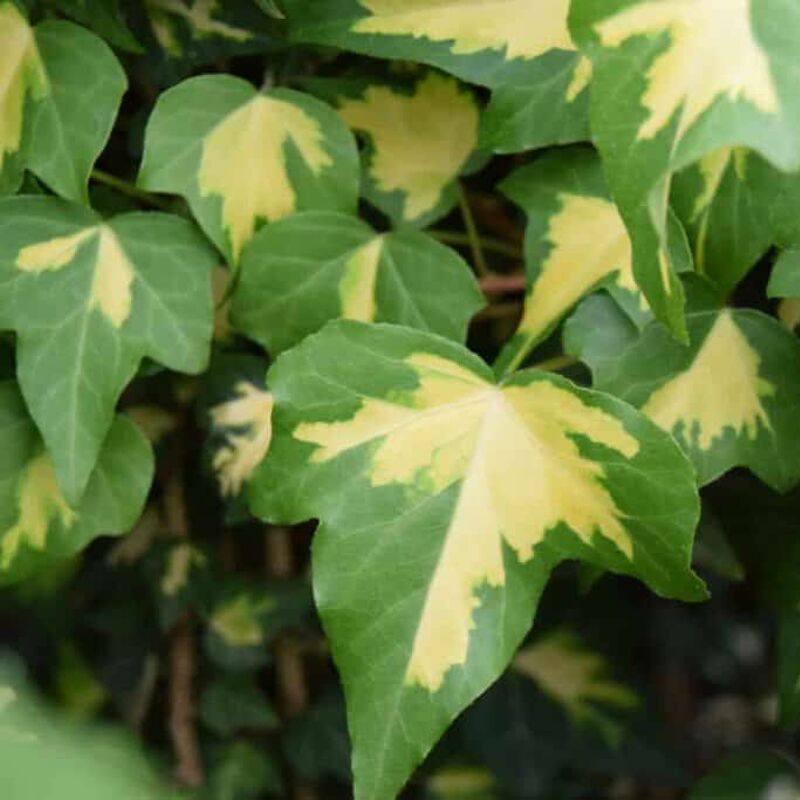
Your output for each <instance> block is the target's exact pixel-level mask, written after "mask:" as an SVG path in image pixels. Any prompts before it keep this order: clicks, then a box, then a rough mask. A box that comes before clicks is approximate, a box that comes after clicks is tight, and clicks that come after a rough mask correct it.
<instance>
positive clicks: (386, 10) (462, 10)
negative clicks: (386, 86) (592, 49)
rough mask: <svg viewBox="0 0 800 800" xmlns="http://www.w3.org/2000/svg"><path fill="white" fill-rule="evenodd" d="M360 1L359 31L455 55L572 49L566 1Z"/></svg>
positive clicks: (528, 55) (509, 54) (515, 55)
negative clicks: (422, 42) (426, 43)
mask: <svg viewBox="0 0 800 800" xmlns="http://www.w3.org/2000/svg"><path fill="white" fill-rule="evenodd" d="M359 1H360V3H361V5H362V6H363V7H364V8H366V9H367V10H368V11H369V12H370V14H371V16H368V17H363V18H361V19H359V20H358V21H357V22H356V23H355V25H354V26H353V30H354V31H356V32H358V33H381V34H387V35H394V36H413V37H415V38H418V39H421V38H425V39H430V40H432V41H434V42H452V52H453V53H454V54H457V55H471V54H472V53H478V52H480V51H481V50H505V55H506V58H508V59H512V58H525V59H533V58H536V57H537V56H540V55H542V54H543V53H546V52H547V51H548V50H552V49H553V48H560V49H562V50H574V49H575V48H574V45H573V43H572V39H571V38H570V35H569V30H568V29H567V12H568V10H569V0H539V1H538V2H531V0H359Z"/></svg>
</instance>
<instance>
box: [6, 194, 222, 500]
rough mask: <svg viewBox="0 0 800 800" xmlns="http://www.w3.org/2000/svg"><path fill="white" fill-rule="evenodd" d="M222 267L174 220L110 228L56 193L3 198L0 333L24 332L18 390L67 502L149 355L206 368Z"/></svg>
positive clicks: (141, 219) (126, 221)
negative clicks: (215, 283) (214, 274)
mask: <svg viewBox="0 0 800 800" xmlns="http://www.w3.org/2000/svg"><path fill="white" fill-rule="evenodd" d="M215 262H216V258H215V255H214V252H213V250H212V249H211V248H210V247H208V245H207V244H206V243H205V242H204V241H203V239H202V237H201V236H200V235H199V234H198V232H197V231H196V230H195V229H194V228H193V227H192V226H191V225H190V224H189V223H188V222H186V221H184V220H182V219H179V218H177V217H172V216H169V215H166V214H159V213H132V214H123V215H120V216H117V217H113V218H111V219H109V220H102V219H100V218H99V217H98V216H96V215H95V214H94V213H93V212H90V211H88V210H86V209H84V208H81V207H80V206H76V205H72V204H70V203H66V202H64V201H60V200H56V199H55V198H50V197H14V198H8V199H6V200H3V201H2V202H0V328H4V329H6V330H13V331H16V333H17V372H18V377H19V381H20V386H21V389H22V393H23V395H24V396H25V399H26V402H27V404H28V407H29V408H30V410H31V414H32V416H33V418H34V420H35V421H36V424H37V425H38V427H39V429H40V430H41V431H42V435H43V437H44V440H45V443H46V444H47V449H48V451H49V452H50V454H51V457H52V460H53V466H54V469H55V473H56V476H57V477H58V483H59V485H60V487H61V491H63V493H64V496H65V497H66V499H67V501H68V502H70V503H73V504H74V503H75V502H77V501H78V500H79V499H80V497H81V495H82V493H83V490H84V488H85V486H86V484H87V481H88V480H89V478H90V475H91V474H92V470H93V469H94V467H95V463H96V461H97V458H98V456H99V454H100V452H101V448H102V446H103V441H104V440H105V438H106V435H107V433H108V431H109V428H110V427H111V425H112V423H113V420H114V407H115V405H116V402H117V400H118V398H119V396H120V394H121V393H122V390H123V389H124V388H125V386H126V384H127V383H128V381H130V379H131V378H132V377H133V375H134V373H135V372H136V370H137V368H138V366H139V363H140V362H141V360H142V358H144V357H145V356H147V357H149V358H152V359H154V360H155V361H158V362H160V363H162V364H164V365H166V366H168V367H170V368H171V369H175V370H179V371H184V372H199V371H200V370H202V369H203V368H204V367H205V365H206V362H207V360H208V351H209V344H210V339H211V328H212V318H213V314H212V304H211V269H212V267H213V266H214V264H215Z"/></svg>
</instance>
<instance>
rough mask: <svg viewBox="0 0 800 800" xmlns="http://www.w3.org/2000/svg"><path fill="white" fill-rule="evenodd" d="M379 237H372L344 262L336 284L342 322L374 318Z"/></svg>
mask: <svg viewBox="0 0 800 800" xmlns="http://www.w3.org/2000/svg"><path fill="white" fill-rule="evenodd" d="M383 243H384V238H383V236H376V237H375V238H374V239H372V240H371V241H369V242H367V244H365V245H363V246H361V247H359V248H358V250H356V251H355V252H354V253H353V254H352V255H351V256H350V257H349V258H348V259H347V261H346V263H345V266H344V275H343V276H342V280H341V281H340V282H339V300H340V302H341V304H342V313H341V316H342V318H343V319H355V320H359V321H361V322H372V321H374V319H375V313H376V305H375V287H376V285H377V281H378V267H379V265H380V261H381V254H382V253H383Z"/></svg>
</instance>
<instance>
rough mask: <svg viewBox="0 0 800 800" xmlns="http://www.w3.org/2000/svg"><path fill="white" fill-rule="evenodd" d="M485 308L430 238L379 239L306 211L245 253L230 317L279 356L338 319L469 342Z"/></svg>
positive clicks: (268, 231) (411, 234)
mask: <svg viewBox="0 0 800 800" xmlns="http://www.w3.org/2000/svg"><path fill="white" fill-rule="evenodd" d="M482 305H483V297H482V296H481V293H480V291H479V290H478V287H477V285H476V283H475V280H474V279H473V277H472V273H471V272H470V270H469V267H467V265H466V264H465V263H464V261H463V260H462V259H461V258H460V256H458V255H457V254H456V253H455V252H454V251H453V250H451V249H450V248H448V247H445V246H444V245H442V244H440V243H439V242H437V241H435V240H434V239H432V238H430V237H429V236H426V235H425V234H422V233H418V232H416V231H411V230H398V231H393V232H390V233H385V234H376V233H375V231H374V230H372V228H370V227H369V225H367V224H366V223H364V222H361V221H360V220H358V219H356V218H354V217H349V216H345V215H344V214H333V213H330V212H322V211H309V212H307V213H304V214H296V215H294V216H292V217H289V218H288V219H285V220H281V221H280V222H277V223H275V224H274V225H269V226H267V227H266V228H264V229H263V230H262V231H260V232H259V233H258V234H257V235H256V237H255V238H254V239H253V241H252V242H251V243H250V244H249V245H248V247H247V250H246V252H245V255H244V258H243V259H242V272H241V279H240V281H239V284H238V286H237V289H236V292H235V294H234V297H233V305H232V312H231V313H232V319H233V324H234V325H235V327H236V328H238V329H239V330H241V331H242V332H243V333H245V334H246V335H247V336H249V337H251V338H252V339H255V340H256V341H257V342H260V343H261V344H262V345H264V347H266V348H267V350H269V351H270V352H271V353H273V354H277V353H279V352H280V351H281V350H285V349H286V348H288V347H291V346H293V345H295V344H297V343H298V342H299V341H300V340H301V339H302V338H303V337H304V336H306V335H308V334H309V333H313V332H314V331H317V330H319V329H320V328H321V327H322V326H323V325H324V324H325V323H326V322H327V321H328V320H331V319H336V318H338V317H343V318H345V319H355V320H360V321H361V322H396V323H400V324H404V325H408V326H409V327H412V328H420V329H422V330H429V331H433V332H434V333H439V334H442V335H443V336H448V337H450V338H452V339H457V340H459V341H463V340H464V337H465V335H466V327H467V323H468V321H469V318H470V317H471V316H472V315H473V314H474V313H475V312H476V311H477V310H478V309H479V308H480V307H481V306H482Z"/></svg>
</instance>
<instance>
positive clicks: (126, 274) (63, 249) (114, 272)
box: [16, 225, 135, 328]
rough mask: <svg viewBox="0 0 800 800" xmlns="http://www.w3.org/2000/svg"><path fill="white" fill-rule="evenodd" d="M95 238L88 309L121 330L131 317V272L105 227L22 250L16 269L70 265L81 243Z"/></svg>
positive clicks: (108, 229)
mask: <svg viewBox="0 0 800 800" xmlns="http://www.w3.org/2000/svg"><path fill="white" fill-rule="evenodd" d="M94 237H97V251H96V254H95V263H94V272H93V277H92V285H91V288H90V291H89V300H88V306H89V308H90V309H94V308H96V309H98V310H99V311H100V312H101V313H102V314H103V315H104V316H105V317H106V319H107V320H108V321H109V322H110V323H111V324H112V325H113V326H114V327H115V328H121V327H122V325H123V323H124V322H125V321H126V320H127V319H128V317H129V316H130V314H131V305H132V302H133V292H132V285H133V280H134V277H135V271H134V268H133V266H132V265H131V263H130V261H129V260H128V257H127V256H126V255H125V251H124V250H123V249H122V245H121V244H120V242H119V239H117V237H116V236H115V234H114V232H113V231H112V230H111V228H109V227H108V226H107V225H93V226H91V227H89V228H84V229H83V230H80V231H78V232H77V233H72V234H68V235H66V236H57V237H55V238H53V239H47V240H45V241H43V242H36V244H30V245H27V246H26V247H23V248H22V249H21V250H20V251H19V254H18V255H17V262H16V263H17V268H18V269H20V270H22V271H23V272H35V273H36V272H50V271H53V270H59V269H62V268H63V267H65V266H67V265H68V264H71V263H72V261H73V260H74V259H75V256H76V255H77V252H78V249H79V248H80V246H81V245H82V244H84V242H86V241H88V240H89V239H92V238H94Z"/></svg>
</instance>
